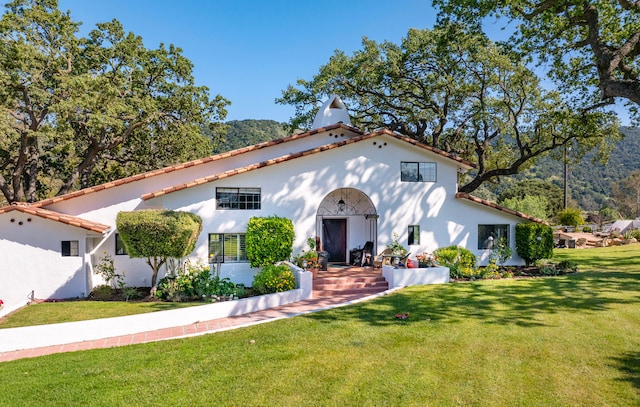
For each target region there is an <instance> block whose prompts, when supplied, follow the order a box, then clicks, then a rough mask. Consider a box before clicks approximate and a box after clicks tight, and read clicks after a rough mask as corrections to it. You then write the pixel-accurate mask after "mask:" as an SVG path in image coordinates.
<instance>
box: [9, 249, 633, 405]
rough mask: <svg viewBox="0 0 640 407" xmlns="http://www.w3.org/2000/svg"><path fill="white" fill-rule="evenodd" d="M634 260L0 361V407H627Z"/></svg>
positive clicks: (617, 254) (585, 261) (594, 260)
mask: <svg viewBox="0 0 640 407" xmlns="http://www.w3.org/2000/svg"><path fill="white" fill-rule="evenodd" d="M639 255H640V245H634V246H624V247H621V248H610V249H609V248H607V249H589V250H571V251H569V250H565V251H561V252H558V255H557V258H571V259H577V260H578V261H579V263H581V264H582V265H583V268H584V270H585V271H584V272H580V273H577V274H571V275H567V276H561V277H550V278H534V279H513V280H487V281H475V282H468V283H456V284H447V285H434V286H420V287H411V288H407V289H404V290H401V291H399V292H397V293H395V294H393V295H388V296H384V297H380V298H378V299H376V300H373V301H368V302H364V303H360V304H357V305H352V306H349V307H344V308H337V309H334V310H329V311H323V312H318V313H313V314H308V315H304V316H299V317H296V318H291V319H286V320H279V321H275V322H271V323H268V324H262V325H256V326H252V327H247V328H243V329H238V330H233V331H227V332H220V333H216V334H213V335H206V336H200V337H194V338H188V339H180V340H172V341H162V342H155V343H149V344H144V345H135V346H127V347H120V348H111V349H98V350H92V351H85V352H74V353H68V354H55V355H50V356H45V357H40V358H34V359H23V360H18V361H14V362H6V363H1V364H0V378H1V379H0V394H1V395H2V396H1V397H0V406H5V405H6V406H31V405H46V406H68V405H89V404H90V405H92V406H131V405H136V406H156V405H189V406H211V405H221V406H222V405H225V406H226V405H256V406H258V405H260V406H262V405H278V406H313V405H322V406H325V405H329V406H367V405H371V406H374V405H375V406H399V405H403V406H405V405H408V406H425V405H426V406H429V405H432V406H454V405H464V406H487V405H489V406H512V405H518V406H614V405H615V406H631V405H640V264H639V263H640V261H638V258H639ZM554 260H555V259H554ZM399 312H402V313H404V312H408V313H409V318H408V319H407V320H397V319H395V318H394V317H393V316H394V314H395V313H399ZM0 335H1V331H0ZM252 340H253V341H255V343H251V341H252Z"/></svg>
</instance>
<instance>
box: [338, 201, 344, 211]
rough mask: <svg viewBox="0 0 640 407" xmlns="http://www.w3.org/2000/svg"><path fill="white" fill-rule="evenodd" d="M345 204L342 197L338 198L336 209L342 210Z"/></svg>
mask: <svg viewBox="0 0 640 407" xmlns="http://www.w3.org/2000/svg"><path fill="white" fill-rule="evenodd" d="M345 205H346V203H345V202H344V199H342V198H340V200H339V201H338V211H340V212H344V206H345Z"/></svg>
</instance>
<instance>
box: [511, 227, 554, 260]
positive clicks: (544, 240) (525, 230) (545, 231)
mask: <svg viewBox="0 0 640 407" xmlns="http://www.w3.org/2000/svg"><path fill="white" fill-rule="evenodd" d="M516 251H517V252H518V255H519V256H520V257H522V259H524V261H525V262H526V263H527V265H531V264H533V263H534V262H535V261H537V260H540V259H550V258H551V257H552V256H553V230H551V227H549V226H548V225H543V224H540V223H519V224H517V225H516Z"/></svg>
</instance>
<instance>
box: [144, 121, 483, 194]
mask: <svg viewBox="0 0 640 407" xmlns="http://www.w3.org/2000/svg"><path fill="white" fill-rule="evenodd" d="M383 134H386V135H389V136H392V137H395V138H397V139H398V140H401V141H404V142H407V143H410V144H413V145H415V146H417V147H420V148H423V149H425V150H428V151H431V152H433V153H436V154H438V155H442V156H443V157H446V158H449V159H452V160H454V161H457V162H458V163H460V164H463V165H465V166H468V167H470V168H473V164H472V163H470V162H468V161H465V160H463V159H461V158H458V157H455V156H453V155H452V154H449V153H446V152H444V151H441V150H438V149H436V148H433V147H429V146H425V145H423V144H421V143H418V142H416V141H415V140H413V139H410V138H407V137H403V136H400V135H398V134H396V133H394V132H392V131H390V130H388V129H382V130H377V131H375V132H373V133H369V134H363V135H361V136H358V137H354V138H352V139H346V140H341V141H338V142H336V143H332V144H325V145H323V146H320V147H316V148H312V149H310V150H305V151H300V152H297V153H291V154H287V155H284V156H280V157H277V158H272V159H270V160H267V161H262V162H259V163H255V164H251V165H247V166H245V167H241V168H236V169H233V170H228V171H225V172H221V173H219V174H213V175H210V176H207V177H203V178H198V179H196V180H193V181H190V182H187V183H184V184H179V185H174V186H171V187H167V188H164V189H162V190H160V191H156V192H150V193H148V194H144V195H142V199H143V200H145V201H146V200H149V199H152V198H157V197H160V196H162V195H167V194H170V193H172V192H176V191H180V190H183V189H187V188H191V187H195V186H197V185H202V184H206V183H207V182H213V181H217V180H220V179H223V178H228V177H231V176H233V175H236V174H241V173H244V172H248V171H253V170H257V169H259V168H263V167H267V166H270V165H273V164H280V163H283V162H286V161H289V160H293V159H296V158H300V157H305V156H308V155H311V154H316V153H319V152H322V151H326V150H331V149H334V148H338V147H342V146H345V145H347V144H353V143H357V142H360V141H363V140H368V139H371V138H374V137H378V136H380V135H383Z"/></svg>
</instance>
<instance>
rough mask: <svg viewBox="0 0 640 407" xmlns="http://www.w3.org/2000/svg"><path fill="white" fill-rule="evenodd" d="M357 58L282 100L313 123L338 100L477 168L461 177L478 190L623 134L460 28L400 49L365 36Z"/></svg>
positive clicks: (303, 123)
mask: <svg viewBox="0 0 640 407" xmlns="http://www.w3.org/2000/svg"><path fill="white" fill-rule="evenodd" d="M362 44H363V47H362V49H361V50H359V51H356V52H355V53H354V54H353V55H351V56H349V55H346V54H345V53H344V52H342V51H336V52H335V54H334V55H333V56H332V57H331V59H330V60H329V62H328V63H327V64H326V65H324V66H322V67H321V68H320V70H319V73H318V74H316V75H315V76H314V77H313V78H312V79H311V80H308V81H307V80H299V81H298V82H297V84H296V86H293V85H291V86H289V87H288V88H287V89H286V90H285V91H283V95H282V97H281V98H280V99H278V102H279V103H283V104H290V105H293V106H295V107H296V116H295V117H294V118H293V119H292V122H291V126H292V127H301V128H304V127H307V126H309V124H310V123H311V122H312V119H313V117H314V115H315V112H316V111H317V109H318V106H319V105H320V102H321V101H322V100H324V99H326V98H327V97H328V95H331V94H338V95H340V97H341V98H342V99H343V100H344V101H345V104H347V106H348V108H349V110H350V112H351V113H352V123H353V124H354V125H355V126H357V127H360V128H363V129H365V130H372V129H375V128H379V127H388V128H390V129H391V130H393V131H396V132H398V133H400V134H402V135H405V136H407V137H411V138H413V139H416V140H418V141H420V142H422V143H425V144H428V145H431V146H433V147H436V148H439V149H442V150H444V151H447V152H450V153H453V154H456V155H458V156H461V157H463V158H465V159H467V160H470V161H472V162H473V163H475V164H476V165H477V168H476V170H475V171H474V172H472V173H471V174H470V175H469V176H467V177H466V178H465V179H463V180H461V181H462V184H461V187H460V191H462V192H472V191H474V190H476V189H477V188H479V187H480V186H481V185H482V184H483V183H485V182H488V181H495V180H499V179H500V177H504V176H509V175H514V174H517V173H518V172H520V171H522V170H523V169H525V168H526V167H527V166H529V165H531V164H532V163H533V162H534V161H535V159H536V158H538V157H540V156H542V155H545V154H548V153H549V152H551V151H553V150H555V149H557V148H559V147H561V146H564V145H566V144H569V143H572V144H573V143H574V142H575V144H576V146H577V147H576V151H575V154H576V155H579V154H580V153H583V152H585V151H588V150H589V149H591V148H593V147H594V146H597V145H600V146H602V151H603V152H604V151H605V150H606V148H607V144H606V141H607V139H608V138H611V136H614V137H615V136H616V135H617V126H616V122H615V119H614V118H613V117H612V115H610V114H607V113H605V112H601V111H598V110H591V111H575V110H574V109H572V107H571V106H570V105H569V104H567V103H565V102H564V101H563V98H562V96H561V95H560V93H559V92H555V91H548V90H545V89H544V88H543V86H542V85H541V83H540V79H539V78H538V77H537V76H536V75H535V73H534V72H532V71H531V70H530V69H528V68H527V67H526V66H525V65H524V64H523V63H522V62H521V60H520V57H519V55H518V54H517V53H514V52H513V51H511V50H510V49H508V48H507V47H505V46H502V45H500V44H496V43H493V42H492V41H490V40H489V39H488V38H487V37H486V35H484V34H483V33H482V32H481V31H478V30H470V29H469V28H468V27H467V26H465V25H463V24H444V25H440V26H436V27H435V28H434V29H433V30H417V29H411V30H409V32H408V34H407V36H406V37H405V38H403V40H402V42H401V44H399V45H398V44H394V43H391V42H388V41H385V42H383V43H380V44H379V43H376V42H375V41H372V40H369V39H367V38H364V39H363V43H362Z"/></svg>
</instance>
